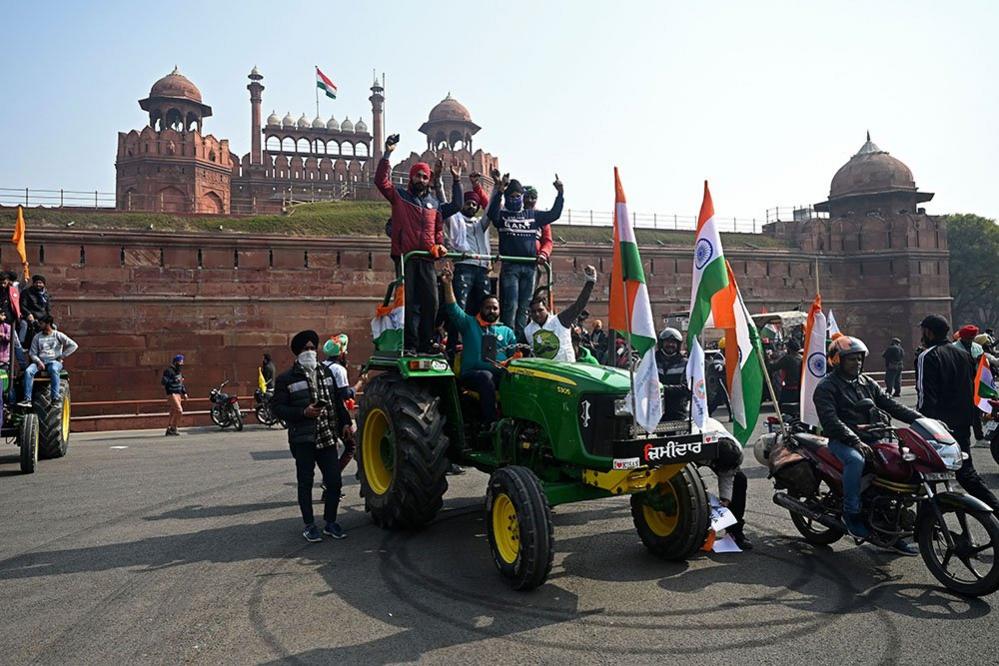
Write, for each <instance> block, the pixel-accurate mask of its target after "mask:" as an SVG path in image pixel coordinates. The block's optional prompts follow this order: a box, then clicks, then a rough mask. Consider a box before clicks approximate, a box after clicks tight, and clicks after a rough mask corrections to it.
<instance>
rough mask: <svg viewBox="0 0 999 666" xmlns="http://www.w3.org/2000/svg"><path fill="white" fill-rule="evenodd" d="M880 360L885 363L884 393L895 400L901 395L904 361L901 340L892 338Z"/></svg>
mask: <svg viewBox="0 0 999 666" xmlns="http://www.w3.org/2000/svg"><path fill="white" fill-rule="evenodd" d="M881 358H883V359H884V361H885V391H887V393H888V395H890V396H892V397H893V398H897V397H898V396H900V395H902V367H903V362H904V359H905V350H904V349H902V340H900V339H899V338H892V339H891V342H890V343H889V344H888V346H887V347H886V348H885V350H884V352H883V353H882V354H881Z"/></svg>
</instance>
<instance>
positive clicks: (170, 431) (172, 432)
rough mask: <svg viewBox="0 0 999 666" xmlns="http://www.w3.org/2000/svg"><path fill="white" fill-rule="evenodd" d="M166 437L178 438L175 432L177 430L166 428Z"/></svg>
mask: <svg viewBox="0 0 999 666" xmlns="http://www.w3.org/2000/svg"><path fill="white" fill-rule="evenodd" d="M166 436H167V437H180V433H179V432H177V430H176V429H175V428H167V429H166Z"/></svg>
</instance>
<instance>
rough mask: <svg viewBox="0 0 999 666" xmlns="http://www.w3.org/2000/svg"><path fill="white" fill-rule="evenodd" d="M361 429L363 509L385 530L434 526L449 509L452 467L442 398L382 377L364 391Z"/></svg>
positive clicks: (418, 386) (414, 385)
mask: <svg viewBox="0 0 999 666" xmlns="http://www.w3.org/2000/svg"><path fill="white" fill-rule="evenodd" d="M358 423H359V431H358V440H359V441H360V451H359V454H358V461H357V474H358V479H359V480H360V484H361V496H362V497H363V498H364V509H365V510H366V511H368V512H369V513H370V514H371V518H372V519H373V520H374V522H375V524H376V525H378V526H380V527H384V528H396V527H402V528H410V529H415V528H419V527H422V526H424V525H426V524H427V523H429V522H430V521H431V520H433V519H434V517H435V516H436V515H437V512H438V511H439V510H440V508H441V505H442V504H443V503H444V499H443V498H444V493H445V491H446V490H447V479H446V477H445V474H446V473H447V471H448V468H449V466H450V463H449V461H448V458H447V448H448V438H447V435H445V434H444V416H443V414H441V411H440V398H439V397H437V396H435V395H434V394H433V393H431V392H430V390H429V388H428V387H427V386H426V385H424V384H420V383H416V382H407V381H404V380H403V379H402V377H400V376H398V375H392V374H387V373H386V374H382V375H379V376H378V377H375V378H374V379H373V380H371V382H370V383H369V384H368V385H367V387H366V388H365V391H364V395H363V396H362V398H361V409H360V417H359V418H358Z"/></svg>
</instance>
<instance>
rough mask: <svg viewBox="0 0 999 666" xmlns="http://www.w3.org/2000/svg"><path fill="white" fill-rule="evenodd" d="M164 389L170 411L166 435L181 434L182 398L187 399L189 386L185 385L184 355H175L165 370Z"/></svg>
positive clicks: (161, 380) (174, 435)
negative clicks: (179, 428)
mask: <svg viewBox="0 0 999 666" xmlns="http://www.w3.org/2000/svg"><path fill="white" fill-rule="evenodd" d="M160 383H161V384H163V389H164V390H165V391H166V397H167V410H168V411H169V413H170V417H169V420H168V421H167V429H166V437H176V436H178V435H180V431H179V430H177V428H178V427H180V417H181V416H183V415H184V406H183V405H182V404H181V401H182V400H187V387H186V386H184V355H183V354H177V355H176V356H174V357H173V360H172V362H171V363H170V367H168V368H167V369H166V370H164V371H163V377H162V379H160Z"/></svg>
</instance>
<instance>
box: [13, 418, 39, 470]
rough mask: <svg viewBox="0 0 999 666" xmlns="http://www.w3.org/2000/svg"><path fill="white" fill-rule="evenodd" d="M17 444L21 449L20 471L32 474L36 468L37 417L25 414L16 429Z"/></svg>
mask: <svg viewBox="0 0 999 666" xmlns="http://www.w3.org/2000/svg"><path fill="white" fill-rule="evenodd" d="M17 444H18V446H20V447H21V471H22V472H24V473H25V474H32V473H34V471H35V468H36V467H38V417H37V416H35V415H34V414H25V415H24V416H22V417H21V424H20V426H18V429H17Z"/></svg>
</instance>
